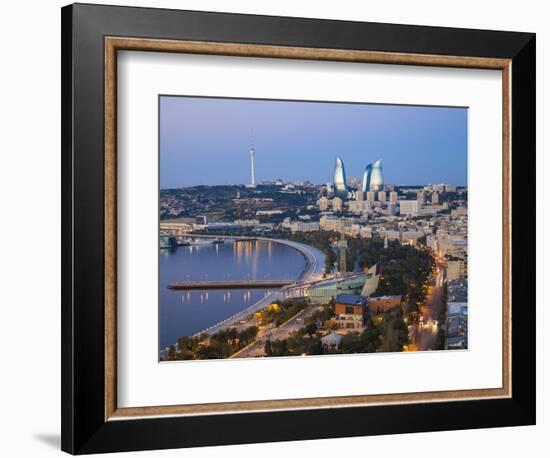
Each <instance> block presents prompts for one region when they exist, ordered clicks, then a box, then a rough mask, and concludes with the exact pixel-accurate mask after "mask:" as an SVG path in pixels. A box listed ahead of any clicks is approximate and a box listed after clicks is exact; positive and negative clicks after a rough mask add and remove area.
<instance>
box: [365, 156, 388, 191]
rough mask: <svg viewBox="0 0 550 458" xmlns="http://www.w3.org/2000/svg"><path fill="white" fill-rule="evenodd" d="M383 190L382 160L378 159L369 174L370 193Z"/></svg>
mask: <svg viewBox="0 0 550 458" xmlns="http://www.w3.org/2000/svg"><path fill="white" fill-rule="evenodd" d="M367 167H368V166H367ZM383 188H384V172H383V171H382V160H381V159H378V160H377V161H376V162H375V163H374V164H372V171H371V173H370V189H371V190H372V191H382V189H383Z"/></svg>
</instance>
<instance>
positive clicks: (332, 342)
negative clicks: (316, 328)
mask: <svg viewBox="0 0 550 458" xmlns="http://www.w3.org/2000/svg"><path fill="white" fill-rule="evenodd" d="M343 338H344V336H343V335H342V334H337V333H336V332H331V333H330V334H327V335H326V336H324V337H321V343H322V344H323V347H325V348H327V349H329V350H336V349H337V348H338V346H339V345H340V342H341V341H342V339H343Z"/></svg>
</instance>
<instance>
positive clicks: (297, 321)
mask: <svg viewBox="0 0 550 458" xmlns="http://www.w3.org/2000/svg"><path fill="white" fill-rule="evenodd" d="M319 309H322V307H319V306H318V305H308V306H307V307H306V308H305V309H303V310H302V311H301V312H299V313H297V314H296V315H294V316H293V317H292V318H291V319H290V320H288V321H287V322H286V323H283V324H282V325H281V326H279V327H278V328H275V327H273V326H270V327H268V328H267V329H265V330H264V332H262V333H261V334H260V335H259V336H258V338H257V339H256V340H255V341H254V342H253V343H252V344H250V345H249V346H248V347H245V348H243V349H242V350H240V351H238V352H237V353H235V354H233V355H232V356H231V358H254V357H256V356H265V352H264V348H265V342H266V341H267V340H268V339H269V340H271V341H274V340H283V339H287V338H288V337H289V336H290V334H292V333H293V332H294V331H297V330H298V329H300V328H301V327H303V326H304V319H305V318H307V317H309V316H311V315H312V314H313V312H315V311H316V310H319Z"/></svg>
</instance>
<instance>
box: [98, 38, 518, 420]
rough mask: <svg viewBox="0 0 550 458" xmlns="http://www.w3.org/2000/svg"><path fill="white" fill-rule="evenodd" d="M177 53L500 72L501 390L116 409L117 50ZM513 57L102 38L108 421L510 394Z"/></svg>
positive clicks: (507, 395)
mask: <svg viewBox="0 0 550 458" xmlns="http://www.w3.org/2000/svg"><path fill="white" fill-rule="evenodd" d="M119 50H128V51H150V52H175V53H187V54H207V55H223V56H240V57H268V58H280V59H301V60H320V61H339V62H358V63H378V64H398V65H423V66H436V67H460V68H478V69H493V70H500V71H501V72H502V185H503V188H502V202H503V208H502V211H503V213H502V214H503V216H502V231H503V244H502V260H503V263H502V276H503V277H502V286H503V289H502V317H503V325H502V371H503V373H502V381H503V384H502V387H501V388H491V389H473V390H454V391H432V392H418V393H403V394H379V395H363V396H336V397H319V398H304V399H284V400H266V401H242V402H224V403H215V404H211V403H210V404H185V405H170V406H143V407H131V408H118V405H117V370H116V368H117V335H116V330H117V324H116V323H117V321H116V320H117V314H116V303H117V298H116V291H117V282H116V272H117V269H116V262H117V259H116V247H117V225H116V222H117V218H116V213H117V152H116V151H117V145H116V137H117V135H116V133H117V125H116V122H117V119H116V118H117V51H119ZM511 66H512V63H511V60H510V59H494V58H481V57H463V56H438V55H424V54H404V53H389V52H375V51H359V50H343V49H321V48H300V47H288V46H271V45H249V44H239V43H215V42H197V41H180V40H156V39H142V38H121V37H105V81H104V89H105V94H104V96H105V114H104V122H105V125H104V129H105V144H104V148H105V149H104V154H105V166H104V167H105V177H104V178H105V189H104V192H105V194H104V205H105V208H104V212H105V234H104V238H105V253H104V254H105V266H104V272H105V286H104V287H105V398H104V401H105V420H106V421H111V420H119V419H124V420H128V419H136V418H143V417H151V416H183V415H208V414H224V413H235V412H236V413H245V412H257V411H272V410H296V409H318V408H337V407H352V406H371V405H381V404H403V403H422V402H438V401H460V400H475V399H489V398H506V397H511V392H512V386H511V381H512V373H511V345H512V336H511V287H512V279H511V271H512V269H511V241H512V234H511V231H512V226H511V195H512V194H511V192H512V181H511V172H512V171H511Z"/></svg>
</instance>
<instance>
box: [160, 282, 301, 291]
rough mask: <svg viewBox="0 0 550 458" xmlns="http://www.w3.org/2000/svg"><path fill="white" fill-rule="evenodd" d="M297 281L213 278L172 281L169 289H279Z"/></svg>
mask: <svg viewBox="0 0 550 458" xmlns="http://www.w3.org/2000/svg"><path fill="white" fill-rule="evenodd" d="M294 283H295V280H234V281H230V280H221V281H217V280H212V281H182V282H175V283H170V284H169V285H168V289H174V290H194V289H195V290H197V289H199V290H205V289H278V288H282V287H284V286H289V285H292V284H294Z"/></svg>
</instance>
